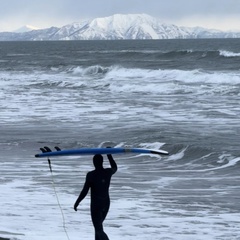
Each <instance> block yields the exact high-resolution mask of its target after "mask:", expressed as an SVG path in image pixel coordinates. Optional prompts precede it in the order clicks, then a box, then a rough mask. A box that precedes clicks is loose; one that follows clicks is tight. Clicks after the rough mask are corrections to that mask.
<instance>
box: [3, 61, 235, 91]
mask: <svg viewBox="0 0 240 240" xmlns="http://www.w3.org/2000/svg"><path fill="white" fill-rule="evenodd" d="M1 77H2V81H1V83H0V86H1V87H2V88H3V89H4V88H14V86H15V87H17V88H18V89H20V88H31V87H34V86H35V87H42V88H43V87H46V88H47V87H60V88H62V87H67V88H78V87H80V88H82V87H88V88H92V87H106V86H110V87H112V89H113V90H116V91H137V92H148V91H149V92H159V93H160V92H165V93H166V92H168V91H169V92H175V93H177V92H178V93H181V92H182V93H187V92H189V93H191V92H192V91H196V90H197V91H199V90H202V91H206V92H210V91H211V92H215V93H216V92H219V93H220V92H222V93H224V92H226V93H228V92H229V91H232V93H233V94H234V93H237V92H239V84H240V73H239V72H235V71H232V72H210V71H209V72H206V71H202V70H198V69H195V70H189V71H187V70H177V69H156V70H155V69H140V68H125V67H121V66H115V65H113V66H110V67H104V66H101V65H94V66H90V67H85V68H84V67H80V66H77V67H66V68H64V69H62V68H54V69H52V70H51V71H50V72H41V71H37V72H32V73H28V72H27V73H25V72H16V73H13V72H10V73H9V72H5V73H2V74H1ZM195 84H196V85H195ZM208 84H210V85H208ZM160 86H161V87H160Z"/></svg>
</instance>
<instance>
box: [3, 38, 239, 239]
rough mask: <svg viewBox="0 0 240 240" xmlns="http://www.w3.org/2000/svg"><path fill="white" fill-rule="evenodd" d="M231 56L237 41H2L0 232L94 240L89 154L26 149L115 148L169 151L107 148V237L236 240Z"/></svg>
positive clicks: (235, 95)
mask: <svg viewBox="0 0 240 240" xmlns="http://www.w3.org/2000/svg"><path fill="white" fill-rule="evenodd" d="M239 60H240V45H239V40H238V39H205V40H204V39H201V40H144V41H138V40H134V41H59V42H44V41H43V42H0V89H1V91H0V104H1V109H0V113H1V114H0V122H1V125H0V133H1V134H0V147H1V156H0V165H1V176H0V191H1V196H0V202H1V205H2V207H1V210H0V214H1V227H0V237H2V238H7V239H11V240H43V239H51V240H55V239H56V240H69V239H70V240H77V239H85V240H88V239H89V240H90V239H94V229H93V227H92V223H91V217H90V210H89V204H90V198H89V196H88V197H87V198H86V199H85V200H84V201H83V202H82V203H81V204H80V206H79V211H78V212H75V211H74V210H73V204H74V202H75V200H76V198H77V196H78V194H79V192H80V190H81V188H82V186H83V184H84V181H85V175H86V173H87V172H88V171H91V170H92V169H93V165H92V156H79V157H76V156H75V157H60V158H52V159H51V161H52V169H53V175H51V173H50V170H49V166H48V162H47V159H37V158H35V157H34V155H35V154H36V153H39V152H40V150H39V148H40V147H43V146H49V147H51V148H54V146H59V147H61V148H62V149H70V148H80V147H83V148H86V147H107V146H112V147H139V148H141V147H142V148H149V149H162V150H166V151H168V152H169V155H168V156H156V155H148V154H130V153H129V154H117V155H114V158H115V160H116V162H117V164H118V172H117V173H116V174H115V175H114V176H113V178H112V183H111V189H110V196H111V207H110V211H109V214H108V216H107V219H106V220H105V222H104V228H105V231H106V233H107V234H108V236H109V238H110V239H114V240H120V239H123V238H124V239H126V240H135V239H136V238H138V239H139V240H145V239H147V238H148V239H157V240H175V239H178V240H193V239H194V240H203V239H204V240H205V239H207V240H238V239H240V237H239V236H240V224H239V223H240V207H239V200H240V197H239V196H240V195H239V190H240V187H239V180H240V177H239V166H240V150H239V134H240V128H239V116H240V107H239V100H240V64H239ZM104 157H105V159H106V156H104ZM104 166H105V167H108V162H107V160H106V161H104ZM58 201H59V202H58Z"/></svg>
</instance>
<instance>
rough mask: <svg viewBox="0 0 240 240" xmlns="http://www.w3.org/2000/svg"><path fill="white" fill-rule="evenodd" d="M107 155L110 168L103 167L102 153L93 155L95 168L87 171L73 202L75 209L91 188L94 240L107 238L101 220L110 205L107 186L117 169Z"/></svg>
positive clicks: (106, 239)
mask: <svg viewBox="0 0 240 240" xmlns="http://www.w3.org/2000/svg"><path fill="white" fill-rule="evenodd" d="M107 157H108V160H109V163H110V165H111V168H103V157H102V155H100V154H97V155H95V156H94V157H93V164H94V166H95V170H93V171H91V172H88V173H87V176H86V181H85V184H84V186H83V189H82V191H81V192H80V194H79V197H78V198H77V200H76V202H75V204H74V210H75V211H77V207H78V205H79V203H80V202H81V201H82V200H83V199H84V198H85V197H86V195H87V193H88V190H89V189H91V217H92V223H93V226H94V229H95V240H109V238H108V236H107V234H106V233H105V232H104V230H103V221H104V220H105V218H106V216H107V213H108V210H109V207H110V197H109V186H110V181H111V177H112V175H113V174H114V173H115V172H116V171H117V164H116V162H115V161H114V159H113V157H112V155H111V154H108V155H107Z"/></svg>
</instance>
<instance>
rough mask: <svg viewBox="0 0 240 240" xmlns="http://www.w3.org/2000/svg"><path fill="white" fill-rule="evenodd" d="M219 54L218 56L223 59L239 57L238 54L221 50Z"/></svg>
mask: <svg viewBox="0 0 240 240" xmlns="http://www.w3.org/2000/svg"><path fill="white" fill-rule="evenodd" d="M219 54H220V56H224V57H240V53H235V52H230V51H226V50H221V51H220V52H219Z"/></svg>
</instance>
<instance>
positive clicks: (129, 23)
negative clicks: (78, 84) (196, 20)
mask: <svg viewBox="0 0 240 240" xmlns="http://www.w3.org/2000/svg"><path fill="white" fill-rule="evenodd" d="M239 37H240V32H233V31H220V30H215V29H207V28H202V27H192V28H190V27H180V26H177V25H174V24H166V23H162V22H161V21H160V20H159V19H158V18H154V17H152V16H150V15H147V14H144V13H143V14H125V15H124V14H114V15H112V16H109V17H102V18H94V19H89V20H84V21H81V22H75V23H72V24H67V25H65V26H63V27H60V28H58V27H51V28H46V29H39V30H32V31H27V32H1V33H0V41H43V40H45V41H46V40H127V39H194V38H239Z"/></svg>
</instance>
